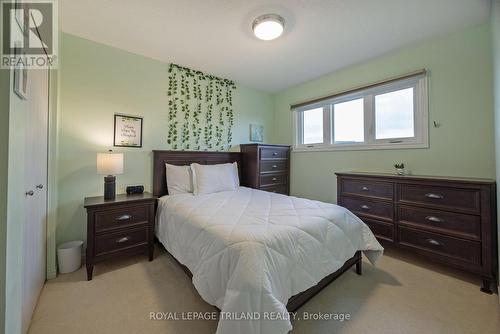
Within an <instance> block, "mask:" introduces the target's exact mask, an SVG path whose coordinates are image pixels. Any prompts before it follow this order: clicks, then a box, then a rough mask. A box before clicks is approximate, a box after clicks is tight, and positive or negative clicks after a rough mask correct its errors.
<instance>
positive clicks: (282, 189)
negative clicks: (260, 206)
mask: <svg viewBox="0 0 500 334" xmlns="http://www.w3.org/2000/svg"><path fill="white" fill-rule="evenodd" d="M260 190H264V191H269V192H272V193H277V194H283V195H288V185H287V184H280V185H275V186H266V187H260Z"/></svg>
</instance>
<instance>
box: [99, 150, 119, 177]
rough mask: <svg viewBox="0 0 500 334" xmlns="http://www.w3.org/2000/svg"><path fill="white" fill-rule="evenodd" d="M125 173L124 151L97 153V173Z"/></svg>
mask: <svg viewBox="0 0 500 334" xmlns="http://www.w3.org/2000/svg"><path fill="white" fill-rule="evenodd" d="M122 173H123V153H97V174H102V175H117V174H122Z"/></svg>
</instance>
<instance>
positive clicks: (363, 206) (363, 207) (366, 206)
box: [361, 204, 370, 210]
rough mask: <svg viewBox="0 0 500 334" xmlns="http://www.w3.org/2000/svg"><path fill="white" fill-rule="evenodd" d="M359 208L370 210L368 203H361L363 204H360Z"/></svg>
mask: <svg viewBox="0 0 500 334" xmlns="http://www.w3.org/2000/svg"><path fill="white" fill-rule="evenodd" d="M361 209H363V210H370V207H369V206H368V205H365V204H363V205H361Z"/></svg>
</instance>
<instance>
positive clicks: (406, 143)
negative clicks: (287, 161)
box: [293, 75, 429, 152]
mask: <svg viewBox="0 0 500 334" xmlns="http://www.w3.org/2000/svg"><path fill="white" fill-rule="evenodd" d="M410 87H414V88H415V89H414V94H415V96H414V99H413V101H414V104H415V105H414V110H415V112H414V117H415V119H414V124H415V125H414V126H415V137H412V138H411V139H409V138H406V139H405V138H395V139H378V140H377V139H375V135H374V131H375V128H374V127H375V119H374V117H375V108H374V106H373V103H374V96H375V95H379V94H383V93H384V92H390V91H395V90H399V89H404V88H410ZM360 97H363V98H364V102H365V115H364V123H365V127H364V129H365V141H364V142H363V143H333V123H332V120H333V115H332V112H333V111H332V110H331V109H332V108H331V105H333V104H334V103H339V102H344V101H349V100H353V99H356V98H360ZM318 107H323V112H324V115H323V126H324V128H323V143H319V144H301V142H302V127H301V124H302V123H301V119H300V117H302V115H303V113H302V111H304V110H310V109H314V108H318ZM293 113H294V117H293V130H294V145H293V151H294V152H321V151H356V150H394V149H412V148H428V147H429V106H428V86H427V76H426V75H421V76H416V77H411V78H406V79H401V80H397V81H394V82H390V83H387V84H381V85H378V86H375V87H372V88H367V89H365V90H361V91H356V92H354V93H347V94H345V95H341V96H337V97H334V98H331V99H325V100H323V101H320V102H316V103H313V104H309V105H306V106H302V107H299V108H296V109H294V110H293ZM395 141H401V142H395Z"/></svg>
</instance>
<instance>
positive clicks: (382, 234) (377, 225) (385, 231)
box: [363, 218, 394, 242]
mask: <svg viewBox="0 0 500 334" xmlns="http://www.w3.org/2000/svg"><path fill="white" fill-rule="evenodd" d="M363 221H364V222H365V224H366V225H368V227H369V228H370V230H371V231H372V232H373V234H374V235H375V236H376V237H377V239H382V240H387V241H391V242H393V241H394V224H392V223H386V222H380V221H375V220H371V219H366V218H363Z"/></svg>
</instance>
